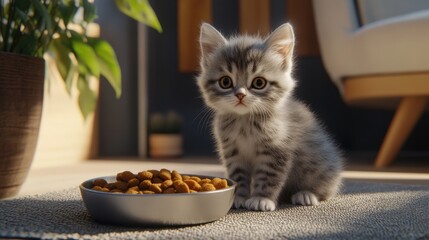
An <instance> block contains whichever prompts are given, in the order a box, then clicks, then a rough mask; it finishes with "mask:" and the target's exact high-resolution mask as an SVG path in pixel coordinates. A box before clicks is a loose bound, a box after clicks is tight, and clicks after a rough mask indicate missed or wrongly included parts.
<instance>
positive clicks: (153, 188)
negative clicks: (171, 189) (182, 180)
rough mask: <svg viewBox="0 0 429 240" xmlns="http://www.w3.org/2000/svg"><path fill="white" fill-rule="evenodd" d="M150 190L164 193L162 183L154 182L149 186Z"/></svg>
mask: <svg viewBox="0 0 429 240" xmlns="http://www.w3.org/2000/svg"><path fill="white" fill-rule="evenodd" d="M149 191H152V192H154V193H162V189H161V186H160V185H157V184H152V185H150V186H149Z"/></svg>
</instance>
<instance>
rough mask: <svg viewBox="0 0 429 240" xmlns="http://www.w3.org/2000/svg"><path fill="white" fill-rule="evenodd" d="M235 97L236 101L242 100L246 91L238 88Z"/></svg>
mask: <svg viewBox="0 0 429 240" xmlns="http://www.w3.org/2000/svg"><path fill="white" fill-rule="evenodd" d="M235 96H236V97H237V98H238V100H240V101H241V100H243V98H244V97H245V96H246V89H244V88H239V89H237V90H236V91H235Z"/></svg>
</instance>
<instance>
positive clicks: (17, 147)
mask: <svg viewBox="0 0 429 240" xmlns="http://www.w3.org/2000/svg"><path fill="white" fill-rule="evenodd" d="M44 73H45V61H44V60H43V59H42V58H35V57H29V56H24V55H18V54H12V53H5V52H0V198H6V197H12V196H14V195H16V194H17V193H18V191H19V189H20V187H21V185H22V184H23V183H24V181H25V179H26V177H27V174H28V171H29V169H30V166H31V162H32V161H33V156H34V152H35V149H36V144H37V137H38V134H39V127H40V118H41V115H42V104H43V85H44Z"/></svg>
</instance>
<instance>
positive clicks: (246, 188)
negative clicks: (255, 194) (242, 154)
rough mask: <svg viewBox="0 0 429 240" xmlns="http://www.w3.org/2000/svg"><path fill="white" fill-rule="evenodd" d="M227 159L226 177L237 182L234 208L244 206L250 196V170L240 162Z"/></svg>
mask: <svg viewBox="0 0 429 240" xmlns="http://www.w3.org/2000/svg"><path fill="white" fill-rule="evenodd" d="M228 160H229V161H227V170H228V177H229V178H230V179H232V180H233V181H235V182H237V188H236V190H235V198H234V208H237V209H238V208H244V207H245V206H244V204H245V202H246V200H247V199H248V198H249V197H250V176H251V174H250V170H249V168H248V167H247V166H246V165H245V164H244V163H242V162H235V161H232V159H228Z"/></svg>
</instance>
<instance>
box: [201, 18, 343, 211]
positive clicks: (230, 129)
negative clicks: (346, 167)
mask: <svg viewBox="0 0 429 240" xmlns="http://www.w3.org/2000/svg"><path fill="white" fill-rule="evenodd" d="M200 47H201V53H202V56H201V62H200V64H201V73H200V74H199V76H198V77H197V83H198V86H199V88H200V90H201V93H202V95H203V97H204V101H205V102H206V104H207V105H208V106H209V107H210V108H212V109H213V110H214V112H215V116H214V121H213V133H214V137H215V139H216V142H217V148H218V152H219V155H220V158H221V160H222V162H223V163H224V165H225V166H226V169H227V175H228V177H229V178H231V179H233V180H234V181H236V182H237V183H238V187H237V190H236V197H235V199H234V206H235V207H236V208H246V209H249V210H257V211H272V210H275V208H276V205H277V204H278V203H281V202H285V201H290V202H292V204H300V205H317V204H319V201H323V200H326V199H329V198H331V197H332V196H334V195H335V194H336V193H337V192H338V190H339V187H340V184H341V178H340V172H341V170H342V161H343V160H342V156H341V154H340V152H339V150H337V148H336V147H335V146H334V144H333V142H332V140H331V139H330V138H329V136H328V135H327V134H326V133H325V130H324V129H323V127H322V126H321V125H320V123H318V121H317V119H316V118H315V117H314V116H313V114H312V113H311V112H310V111H309V109H308V108H307V107H306V106H305V105H304V104H303V103H301V102H299V101H297V100H295V99H294V97H293V96H292V91H293V89H294V87H295V80H294V79H293V77H292V76H291V72H292V67H293V61H292V59H293V47H294V33H293V29H292V26H291V25H290V24H284V25H282V26H280V27H279V28H277V29H276V30H275V31H274V32H273V33H271V35H269V36H268V37H267V38H266V39H260V38H257V37H250V36H238V37H232V38H230V39H228V40H227V39H225V38H224V37H223V36H222V34H221V33H219V32H218V31H217V30H216V29H215V28H214V27H212V26H211V25H209V24H206V23H204V24H203V25H202V26H201V35H200Z"/></svg>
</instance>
